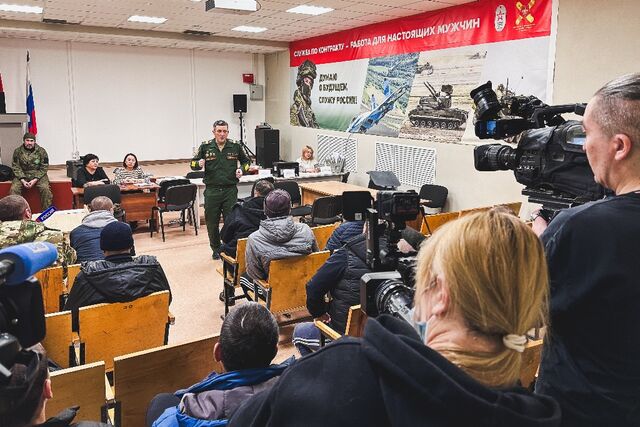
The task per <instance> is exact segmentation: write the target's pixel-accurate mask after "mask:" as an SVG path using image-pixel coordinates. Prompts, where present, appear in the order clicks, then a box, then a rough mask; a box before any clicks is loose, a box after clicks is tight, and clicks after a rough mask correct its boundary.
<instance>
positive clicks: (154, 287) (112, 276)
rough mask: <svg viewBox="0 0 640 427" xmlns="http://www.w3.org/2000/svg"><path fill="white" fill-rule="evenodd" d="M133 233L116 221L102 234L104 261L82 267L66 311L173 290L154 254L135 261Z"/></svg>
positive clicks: (107, 226)
mask: <svg viewBox="0 0 640 427" xmlns="http://www.w3.org/2000/svg"><path fill="white" fill-rule="evenodd" d="M132 247H133V234H132V232H131V227H130V226H129V224H125V223H123V222H119V221H114V222H111V223H109V224H107V225H106V226H105V227H104V228H103V229H102V231H101V232H100V249H102V250H103V251H104V257H105V258H104V260H101V261H90V262H85V263H83V264H82V267H81V269H80V273H78V276H76V280H75V281H74V282H73V287H72V288H71V292H69V299H68V300H67V303H66V304H65V306H64V309H65V310H73V311H74V314H75V313H77V310H78V309H79V308H80V307H84V306H87V305H93V304H100V303H103V302H107V303H108V302H127V301H133V300H135V299H138V298H141V297H144V296H147V295H149V294H152V293H154V292H158V291H164V290H167V291H170V290H171V289H169V282H168V281H167V276H165V274H164V271H163V270H162V267H161V266H160V263H159V262H158V260H157V259H156V257H154V256H152V255H140V256H138V257H135V258H133V257H132V256H131V255H130V253H131V248H132Z"/></svg>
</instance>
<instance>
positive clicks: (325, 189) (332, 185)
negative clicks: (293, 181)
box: [300, 181, 378, 205]
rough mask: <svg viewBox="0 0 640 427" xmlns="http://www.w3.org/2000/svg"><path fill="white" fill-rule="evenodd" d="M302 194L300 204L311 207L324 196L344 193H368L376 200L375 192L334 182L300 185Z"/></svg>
mask: <svg viewBox="0 0 640 427" xmlns="http://www.w3.org/2000/svg"><path fill="white" fill-rule="evenodd" d="M300 190H301V192H302V204H303V205H313V201H314V200H316V199H318V198H320V197H326V196H341V195H342V193H344V192H345V191H368V192H369V193H371V197H373V198H374V199H375V198H376V194H377V193H378V191H377V190H373V189H371V188H367V187H361V186H359V185H354V184H347V183H344V182H336V181H320V182H309V183H304V184H300Z"/></svg>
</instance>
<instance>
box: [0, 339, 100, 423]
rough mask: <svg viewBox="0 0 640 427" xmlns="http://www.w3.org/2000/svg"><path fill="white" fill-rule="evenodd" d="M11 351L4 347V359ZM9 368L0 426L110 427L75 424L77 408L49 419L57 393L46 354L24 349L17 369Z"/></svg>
mask: <svg viewBox="0 0 640 427" xmlns="http://www.w3.org/2000/svg"><path fill="white" fill-rule="evenodd" d="M8 351H11V349H9V348H7V347H3V356H4V357H7V356H8V353H7V352H8ZM4 357H3V359H4ZM7 368H8V370H9V372H10V374H11V376H10V377H9V378H6V377H5V376H4V375H2V374H0V375H1V377H0V426H2V427H31V426H41V427H46V426H50V427H63V426H70V427H107V424H102V423H98V422H90V421H82V422H80V423H73V424H72V422H73V418H74V417H75V416H76V413H77V412H78V409H79V408H78V407H77V406H76V407H72V408H68V409H65V410H64V411H62V412H60V413H59V414H58V415H56V416H55V417H52V418H49V419H47V417H46V406H47V401H48V400H49V399H51V398H52V397H53V391H52V387H51V380H50V379H49V369H48V366H47V356H46V354H45V353H40V352H37V351H34V350H31V349H29V350H25V349H21V350H20V351H19V353H18V354H17V355H16V356H15V360H14V363H13V365H11V366H9V367H7Z"/></svg>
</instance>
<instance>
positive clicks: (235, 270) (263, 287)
mask: <svg viewBox="0 0 640 427" xmlns="http://www.w3.org/2000/svg"><path fill="white" fill-rule="evenodd" d="M337 226H338V223H335V224H329V225H322V226H318V227H312V228H311V230H312V231H313V234H314V236H315V238H316V242H317V243H318V247H319V248H320V249H324V247H325V246H326V245H327V241H328V240H329V237H331V234H332V233H333V231H334V230H335V229H336V227H337ZM246 248H247V239H238V246H237V251H236V257H235V258H232V257H230V256H228V255H226V254H224V253H223V254H221V257H222V270H221V271H219V273H220V274H222V278H223V281H224V283H225V285H226V286H229V287H231V286H233V287H238V286H239V280H240V276H241V275H242V273H244V272H245V271H246V261H245V251H246ZM328 257H329V252H328V251H322V252H316V253H313V254H310V255H306V256H300V257H294V258H287V259H282V260H273V261H271V264H270V267H269V277H268V278H267V280H260V281H258V282H257V283H256V291H257V293H258V295H259V296H260V298H261V299H262V300H263V301H265V304H266V306H267V308H268V309H269V310H270V311H271V312H273V313H274V314H283V313H289V312H292V311H297V310H304V309H305V307H306V292H305V287H304V285H306V283H307V282H308V281H309V280H310V279H311V277H313V275H314V274H315V272H316V271H317V270H318V269H319V268H320V266H321V265H322V264H324V262H325V261H326V260H327V258H328ZM301 284H302V285H301ZM227 312H228V307H227V306H226V305H225V314H226V313H227Z"/></svg>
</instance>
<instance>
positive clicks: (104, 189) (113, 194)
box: [82, 184, 126, 222]
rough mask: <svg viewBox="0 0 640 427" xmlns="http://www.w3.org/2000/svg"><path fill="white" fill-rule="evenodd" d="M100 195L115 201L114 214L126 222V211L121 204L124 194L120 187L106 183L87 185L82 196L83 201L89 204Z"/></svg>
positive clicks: (119, 219)
mask: <svg viewBox="0 0 640 427" xmlns="http://www.w3.org/2000/svg"><path fill="white" fill-rule="evenodd" d="M98 196H106V197H108V198H109V199H110V200H111V201H112V202H113V205H114V207H113V216H114V217H115V218H116V219H117V220H118V221H122V222H126V212H125V211H124V209H122V207H121V206H120V204H121V203H122V194H121V193H120V187H119V186H118V185H115V184H105V185H92V186H89V187H85V189H84V195H83V196H82V200H83V203H84V204H85V205H89V204H90V203H91V201H92V200H93V199H95V198H96V197H98Z"/></svg>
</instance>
